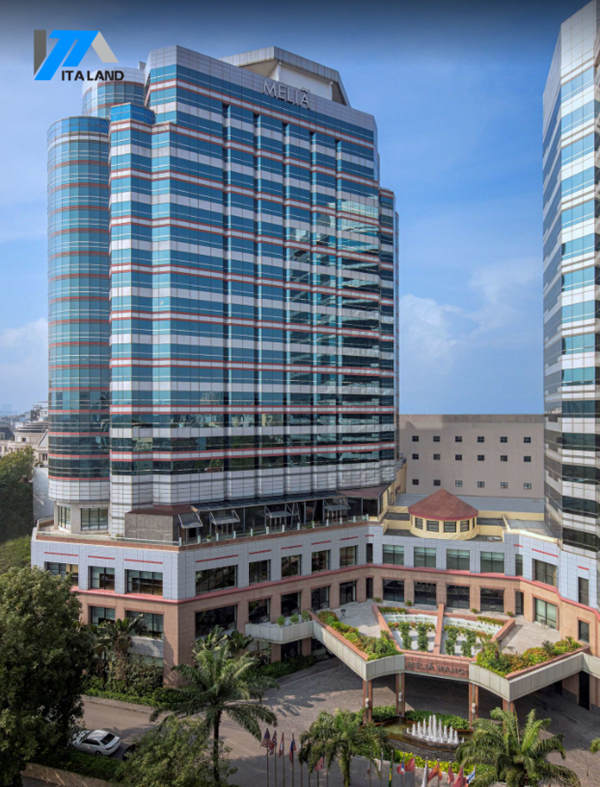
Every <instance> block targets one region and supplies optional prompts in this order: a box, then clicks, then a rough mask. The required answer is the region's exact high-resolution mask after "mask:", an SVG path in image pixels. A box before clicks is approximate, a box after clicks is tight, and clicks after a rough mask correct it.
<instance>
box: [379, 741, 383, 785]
mask: <svg viewBox="0 0 600 787" xmlns="http://www.w3.org/2000/svg"><path fill="white" fill-rule="evenodd" d="M382 784H383V746H382V747H381V759H380V760H379V787H381V786H382Z"/></svg>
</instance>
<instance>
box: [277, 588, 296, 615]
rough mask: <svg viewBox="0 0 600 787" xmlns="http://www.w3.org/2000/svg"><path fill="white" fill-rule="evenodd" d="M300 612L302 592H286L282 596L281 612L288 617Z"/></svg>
mask: <svg viewBox="0 0 600 787" xmlns="http://www.w3.org/2000/svg"><path fill="white" fill-rule="evenodd" d="M298 612H300V593H284V594H283V595H282V596H281V614H282V615H284V616H285V617H286V618H289V616H290V615H297V614H298Z"/></svg>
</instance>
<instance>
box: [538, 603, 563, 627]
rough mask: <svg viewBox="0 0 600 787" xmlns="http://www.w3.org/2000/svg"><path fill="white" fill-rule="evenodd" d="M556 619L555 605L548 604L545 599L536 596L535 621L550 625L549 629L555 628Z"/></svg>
mask: <svg viewBox="0 0 600 787" xmlns="http://www.w3.org/2000/svg"><path fill="white" fill-rule="evenodd" d="M557 620H558V618H557V615H556V606H555V605H554V604H549V603H548V602H547V601H542V599H541V598H536V599H535V622H536V623H543V624H544V626H550V628H551V629H555V628H556V622H557Z"/></svg>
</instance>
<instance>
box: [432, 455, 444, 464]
mask: <svg viewBox="0 0 600 787" xmlns="http://www.w3.org/2000/svg"><path fill="white" fill-rule="evenodd" d="M441 456H442V455H441V454H434V455H433V459H434V461H435V462H439V461H440V458H441Z"/></svg>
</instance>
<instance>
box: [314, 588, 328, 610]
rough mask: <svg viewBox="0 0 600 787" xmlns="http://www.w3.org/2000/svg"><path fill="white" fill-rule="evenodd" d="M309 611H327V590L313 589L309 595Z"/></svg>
mask: <svg viewBox="0 0 600 787" xmlns="http://www.w3.org/2000/svg"><path fill="white" fill-rule="evenodd" d="M310 606H311V609H314V610H319V609H327V608H328V607H329V588H328V587H327V588H314V589H313V590H312V592H311V594H310Z"/></svg>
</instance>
